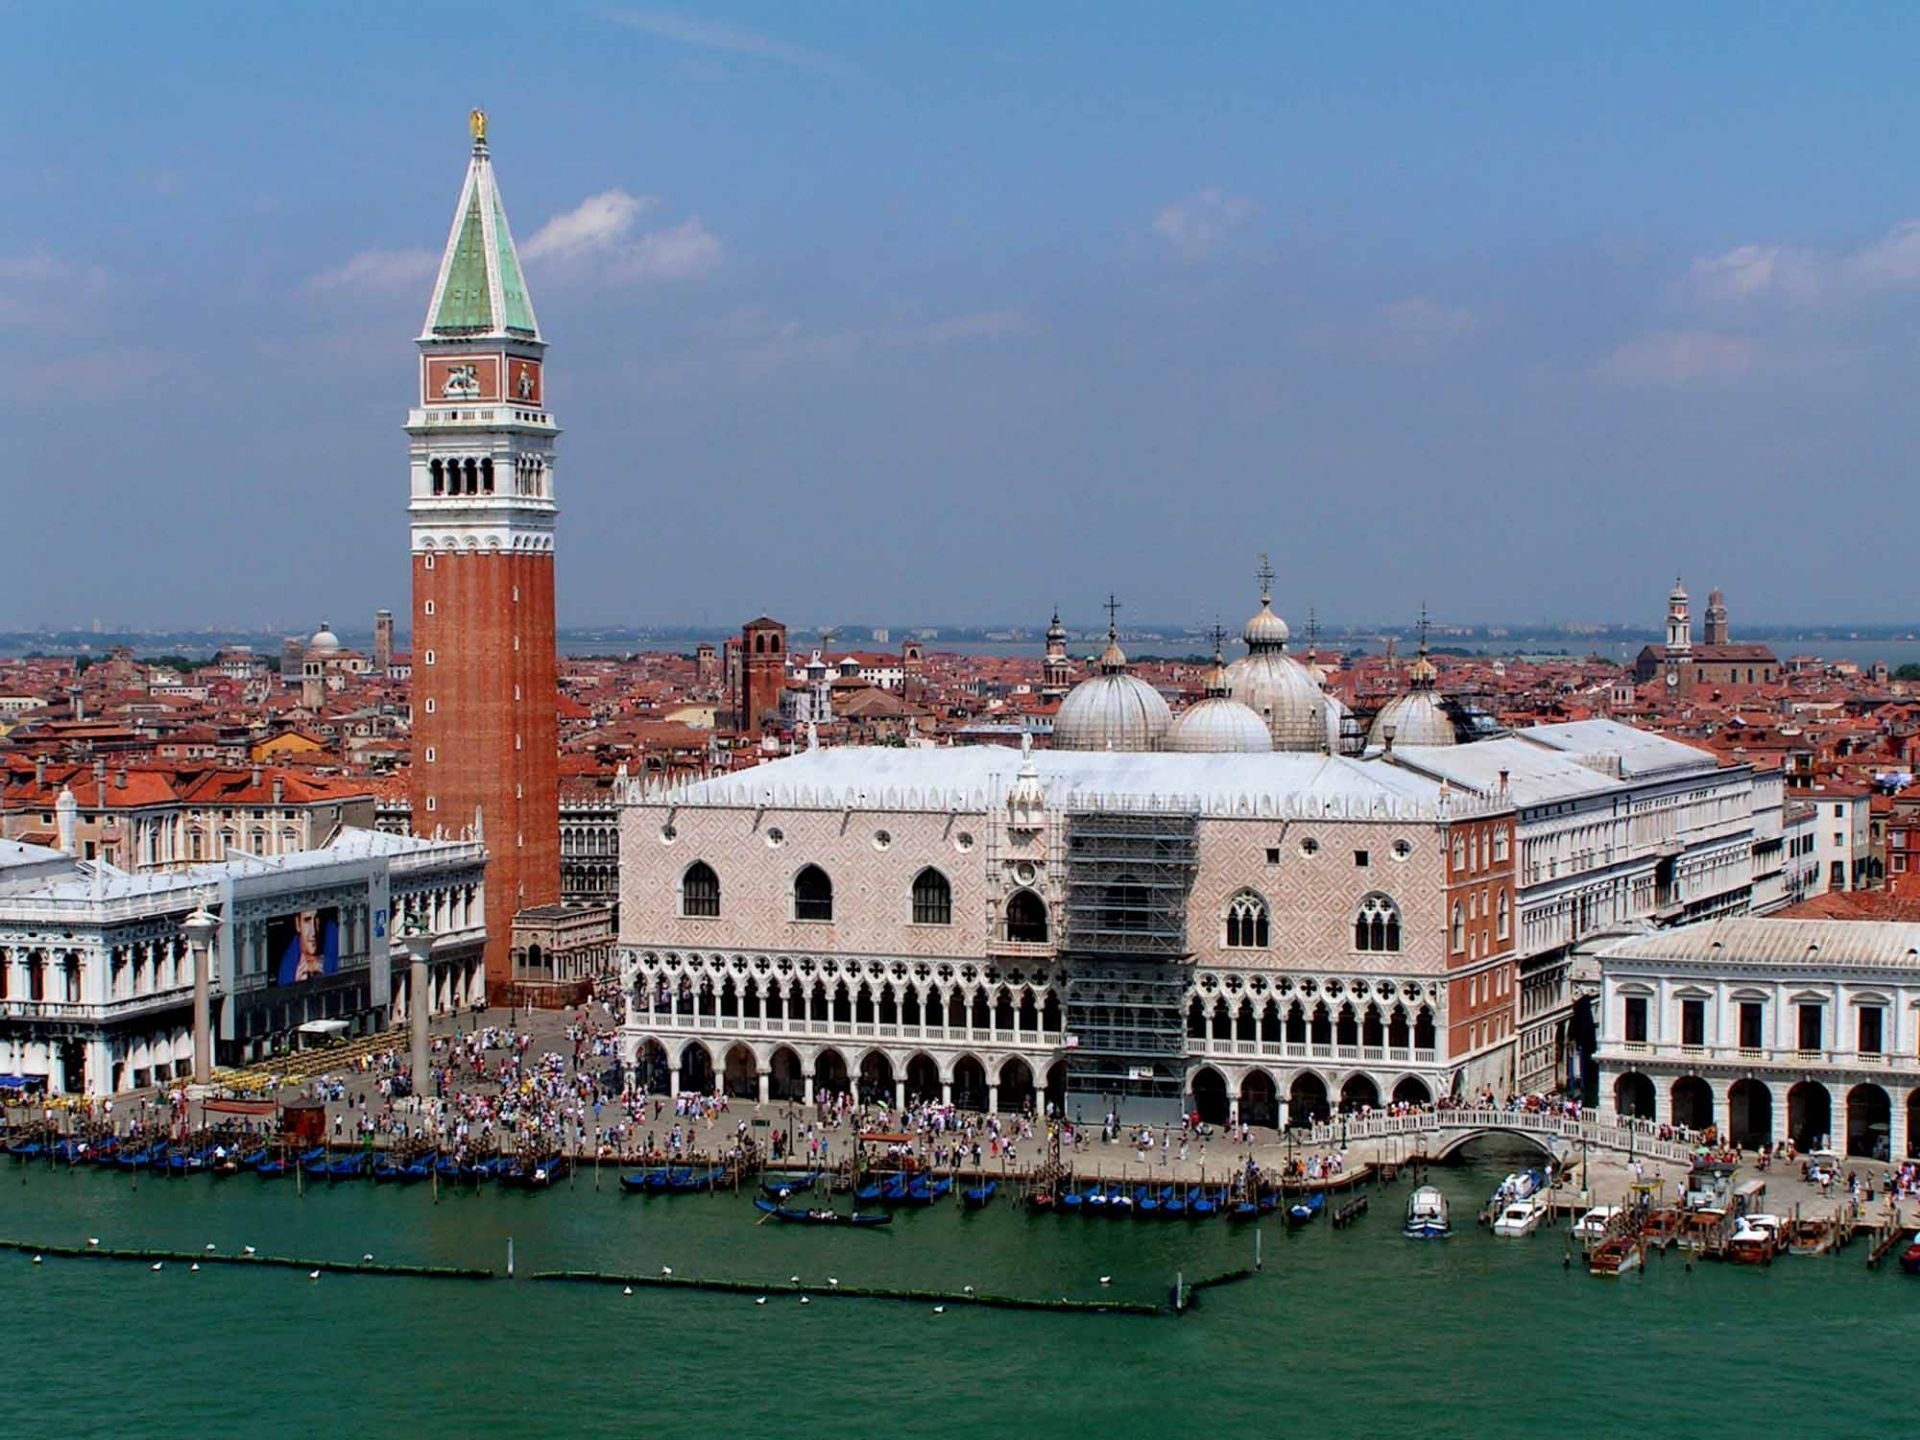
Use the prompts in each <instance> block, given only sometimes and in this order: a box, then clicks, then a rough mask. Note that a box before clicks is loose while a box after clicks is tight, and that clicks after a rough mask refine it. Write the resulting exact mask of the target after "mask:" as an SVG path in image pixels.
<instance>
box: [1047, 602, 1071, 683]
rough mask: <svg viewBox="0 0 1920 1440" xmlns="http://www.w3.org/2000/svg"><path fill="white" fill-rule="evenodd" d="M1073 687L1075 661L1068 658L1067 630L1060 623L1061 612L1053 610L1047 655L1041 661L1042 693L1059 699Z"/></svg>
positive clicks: (1048, 626) (1048, 633) (1049, 626)
mask: <svg viewBox="0 0 1920 1440" xmlns="http://www.w3.org/2000/svg"><path fill="white" fill-rule="evenodd" d="M1072 688H1073V661H1071V660H1069V659H1068V658H1067V630H1066V627H1065V626H1064V625H1062V624H1061V623H1060V612H1059V611H1058V610H1055V611H1054V612H1053V619H1052V620H1051V621H1049V622H1048V624H1047V655H1046V659H1044V660H1043V661H1041V663H1040V693H1041V695H1043V696H1044V697H1046V698H1047V699H1049V700H1057V699H1059V698H1060V697H1061V696H1063V695H1065V694H1066V693H1067V691H1069V690H1071V689H1072Z"/></svg>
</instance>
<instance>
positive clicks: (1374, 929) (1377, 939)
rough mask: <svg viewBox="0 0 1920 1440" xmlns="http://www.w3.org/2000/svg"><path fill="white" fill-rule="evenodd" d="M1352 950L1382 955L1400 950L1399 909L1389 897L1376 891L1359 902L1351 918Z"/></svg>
mask: <svg viewBox="0 0 1920 1440" xmlns="http://www.w3.org/2000/svg"><path fill="white" fill-rule="evenodd" d="M1353 948H1354V949H1356V950H1369V951H1378V952H1380V953H1383V954H1392V953H1395V952H1397V951H1398V950H1399V949H1400V907H1399V906H1398V905H1396V904H1394V903H1393V900H1392V898H1391V897H1390V896H1387V895H1382V894H1381V893H1380V892H1379V891H1377V890H1376V891H1374V892H1373V894H1371V895H1368V896H1367V897H1365V898H1364V899H1363V900H1361V902H1360V908H1359V910H1357V911H1356V912H1354V917H1353Z"/></svg>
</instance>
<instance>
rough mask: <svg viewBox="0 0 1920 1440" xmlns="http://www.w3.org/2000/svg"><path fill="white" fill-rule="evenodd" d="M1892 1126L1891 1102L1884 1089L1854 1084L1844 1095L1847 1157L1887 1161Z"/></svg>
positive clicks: (1876, 1086)
mask: <svg viewBox="0 0 1920 1440" xmlns="http://www.w3.org/2000/svg"><path fill="white" fill-rule="evenodd" d="M1892 1125H1893V1101H1892V1100H1890V1099H1889V1098H1888V1097H1887V1092H1886V1091H1885V1090H1882V1089H1881V1088H1880V1087H1879V1086H1878V1085H1856V1086H1854V1087H1853V1089H1851V1090H1849V1091H1848V1092H1847V1154H1849V1155H1860V1156H1863V1157H1865V1158H1866V1159H1868V1160H1884V1159H1886V1158H1887V1142H1888V1140H1889V1139H1891V1137H1892V1133H1893V1130H1892Z"/></svg>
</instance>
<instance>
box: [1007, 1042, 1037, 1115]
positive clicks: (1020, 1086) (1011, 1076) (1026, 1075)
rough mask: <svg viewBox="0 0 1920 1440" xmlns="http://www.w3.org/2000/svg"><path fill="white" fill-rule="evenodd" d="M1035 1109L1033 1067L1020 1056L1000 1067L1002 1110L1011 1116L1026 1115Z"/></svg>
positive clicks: (1013, 1057) (1008, 1060) (1015, 1056)
mask: <svg viewBox="0 0 1920 1440" xmlns="http://www.w3.org/2000/svg"><path fill="white" fill-rule="evenodd" d="M1033 1108H1034V1093H1033V1067H1032V1066H1031V1065H1029V1064H1027V1062H1026V1061H1024V1060H1022V1059H1021V1058H1020V1057H1019V1056H1018V1055H1014V1056H1011V1057H1010V1058H1008V1059H1007V1060H1004V1061H1002V1062H1001V1065H1000V1109H1001V1110H1002V1111H1003V1112H1004V1113H1006V1114H1009V1115H1025V1114H1028V1113H1030V1112H1031V1111H1032V1110H1033Z"/></svg>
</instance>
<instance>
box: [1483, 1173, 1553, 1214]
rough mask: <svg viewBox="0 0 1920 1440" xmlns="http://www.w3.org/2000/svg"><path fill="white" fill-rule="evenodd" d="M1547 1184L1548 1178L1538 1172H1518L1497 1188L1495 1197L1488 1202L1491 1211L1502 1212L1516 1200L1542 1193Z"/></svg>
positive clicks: (1494, 1193)
mask: <svg viewBox="0 0 1920 1440" xmlns="http://www.w3.org/2000/svg"><path fill="white" fill-rule="evenodd" d="M1545 1184H1546V1177H1545V1176H1544V1175H1542V1174H1541V1173H1540V1172H1539V1171H1538V1170H1516V1171H1515V1172H1514V1173H1513V1174H1511V1175H1509V1176H1507V1178H1506V1179H1504V1180H1502V1181H1501V1182H1500V1184H1499V1185H1498V1186H1497V1187H1495V1189H1494V1192H1493V1195H1492V1196H1491V1198H1489V1199H1488V1201H1487V1208H1488V1209H1489V1210H1500V1209H1503V1208H1505V1207H1506V1206H1508V1205H1510V1204H1512V1203H1513V1202H1514V1201H1515V1200H1525V1199H1527V1198H1528V1197H1530V1196H1532V1195H1536V1194H1538V1193H1539V1192H1540V1189H1541V1187H1542V1186H1543V1185H1545Z"/></svg>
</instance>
